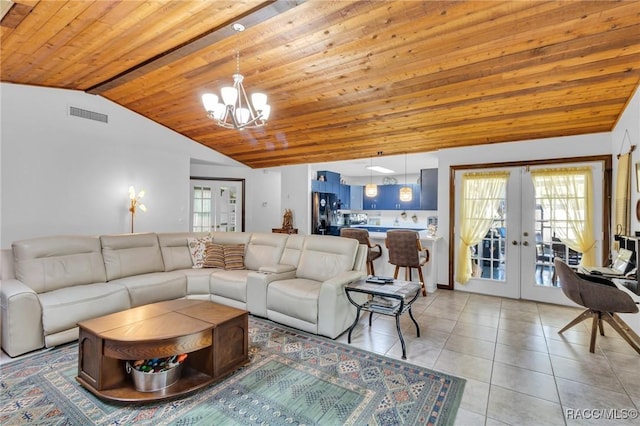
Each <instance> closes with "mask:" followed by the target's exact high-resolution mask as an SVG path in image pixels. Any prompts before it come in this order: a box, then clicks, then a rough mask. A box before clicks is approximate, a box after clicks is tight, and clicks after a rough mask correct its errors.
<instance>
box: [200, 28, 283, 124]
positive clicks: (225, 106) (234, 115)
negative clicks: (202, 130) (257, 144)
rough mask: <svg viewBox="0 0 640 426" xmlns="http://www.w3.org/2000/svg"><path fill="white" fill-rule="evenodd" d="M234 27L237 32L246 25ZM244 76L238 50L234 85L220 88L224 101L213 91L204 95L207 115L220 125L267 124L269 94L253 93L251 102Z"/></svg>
mask: <svg viewBox="0 0 640 426" xmlns="http://www.w3.org/2000/svg"><path fill="white" fill-rule="evenodd" d="M233 29H234V30H235V31H237V32H242V31H244V25H242V24H238V23H235V24H233ZM243 80H244V76H243V75H242V74H240V51H239V50H237V51H236V73H235V74H233V86H231V87H223V88H222V89H220V94H221V96H222V102H221V103H220V102H218V96H217V95H214V94H213V93H205V94H204V95H202V104H203V105H204V109H205V110H206V111H207V115H208V116H209V118H211V119H212V120H215V121H216V124H218V126H222V127H224V128H227V129H236V130H243V129H254V128H258V127H262V126H264V125H265V124H267V120H268V119H269V114H270V112H271V106H270V105H268V104H267V95H265V94H264V93H253V94H252V95H251V102H249V98H248V97H247V93H246V92H245V90H244V86H243V84H242V81H243Z"/></svg>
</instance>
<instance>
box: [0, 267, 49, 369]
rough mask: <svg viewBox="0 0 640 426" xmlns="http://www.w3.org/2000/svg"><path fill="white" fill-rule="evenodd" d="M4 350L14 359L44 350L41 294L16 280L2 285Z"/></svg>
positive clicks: (1, 308)
mask: <svg viewBox="0 0 640 426" xmlns="http://www.w3.org/2000/svg"><path fill="white" fill-rule="evenodd" d="M0 310H1V318H2V319H1V321H2V349H4V351H5V352H6V353H7V354H8V355H9V356H11V357H15V356H18V355H22V354H24V353H26V352H30V351H33V350H36V349H40V348H42V347H43V346H44V337H43V336H44V331H43V329H42V306H41V305H40V300H39V299H38V294H37V293H36V292H35V291H34V290H32V289H31V288H30V287H28V286H27V285H25V284H24V283H22V282H21V281H18V280H16V279H9V280H2V281H1V282H0Z"/></svg>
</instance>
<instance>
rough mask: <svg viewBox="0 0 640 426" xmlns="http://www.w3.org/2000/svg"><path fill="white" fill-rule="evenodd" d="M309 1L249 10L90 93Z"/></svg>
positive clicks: (289, 0) (289, 1)
mask: <svg viewBox="0 0 640 426" xmlns="http://www.w3.org/2000/svg"><path fill="white" fill-rule="evenodd" d="M305 1H306V0H286V1H276V0H267V1H265V2H263V3H261V4H259V5H258V6H256V7H254V8H252V9H250V10H248V11H247V12H245V13H243V14H241V15H238V16H235V17H234V18H233V19H231V20H229V21H226V22H224V23H222V24H221V25H220V26H218V27H216V28H212V29H211V30H210V31H208V32H206V33H203V34H202V35H200V36H198V37H196V38H195V39H192V40H189V41H187V42H186V43H183V44H180V45H178V46H176V47H175V48H173V49H170V50H167V51H166V52H163V53H161V54H159V55H156V56H154V57H152V58H149V59H148V60H146V61H144V62H142V63H140V64H137V65H135V66H133V67H131V68H129V69H128V70H126V71H124V72H122V73H120V74H118V75H116V76H114V77H112V78H110V79H108V80H106V81H104V82H101V83H98V84H96V85H94V86H92V87H89V88H88V89H87V90H86V92H87V93H91V94H94V95H98V94H101V93H103V92H106V91H108V90H109V89H111V88H113V87H116V86H119V85H121V84H123V83H126V82H129V81H132V80H134V79H135V78H137V77H140V76H142V75H145V74H146V73H149V72H152V71H153V70H156V69H158V68H160V67H162V66H165V65H168V64H171V63H173V62H177V61H180V60H181V59H183V58H185V57H187V56H189V55H191V54H192V53H194V52H197V51H199V50H201V49H203V48H204V47H205V46H209V45H211V44H214V43H216V42H218V41H220V40H221V39H224V38H227V37H231V36H233V35H235V34H236V32H235V30H233V28H232V27H231V25H232V24H233V23H235V22H239V21H242V24H243V25H245V26H246V27H249V26H255V25H258V24H260V23H261V22H264V21H266V20H268V19H271V18H273V17H274V16H276V15H278V14H280V13H283V12H286V11H288V10H290V9H292V8H294V7H296V6H298V5H299V4H301V3H304V2H305Z"/></svg>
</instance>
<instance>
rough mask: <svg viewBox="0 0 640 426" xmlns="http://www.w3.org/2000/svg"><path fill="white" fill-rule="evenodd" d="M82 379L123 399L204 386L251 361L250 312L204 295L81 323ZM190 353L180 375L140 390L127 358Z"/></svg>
mask: <svg viewBox="0 0 640 426" xmlns="http://www.w3.org/2000/svg"><path fill="white" fill-rule="evenodd" d="M78 325H79V327H80V337H79V344H78V352H79V353H78V376H77V378H76V379H77V380H78V382H79V383H80V384H81V385H82V386H84V387H85V388H86V389H88V390H89V391H90V392H92V393H93V394H95V395H96V396H98V397H101V398H104V399H108V400H113V401H120V402H145V401H155V400H159V399H166V398H174V397H177V396H180V395H183V394H186V393H190V392H193V391H195V390H197V389H200V388H202V387H205V386H207V385H209V384H210V383H213V382H215V381H217V380H219V379H221V378H222V377H224V376H226V375H228V374H230V373H231V372H233V371H235V370H236V369H237V368H239V367H241V366H242V365H244V364H246V363H247V362H248V361H249V356H248V332H249V330H248V327H249V325H248V315H247V312H246V311H243V310H240V309H236V308H232V307H229V306H225V305H220V304H217V303H213V302H208V301H201V300H187V299H181V300H174V301H168V302H160V303H154V304H150V305H145V306H140V307H137V308H133V309H129V310H127V311H123V312H118V313H115V314H111V315H106V316H103V317H99V318H94V319H91V320H88V321H83V322H81V323H79V324H78ZM182 353H186V354H188V356H187V359H186V360H185V361H184V364H183V368H182V374H181V376H180V379H179V380H178V381H177V382H176V383H174V384H172V385H171V386H168V387H166V388H164V389H161V390H158V391H155V392H141V391H138V390H137V389H136V388H135V386H134V384H133V380H132V378H131V375H130V374H127V373H126V369H125V365H126V362H127V361H130V360H137V359H151V358H161V357H166V356H172V355H177V354H182Z"/></svg>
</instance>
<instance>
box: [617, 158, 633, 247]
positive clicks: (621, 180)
mask: <svg viewBox="0 0 640 426" xmlns="http://www.w3.org/2000/svg"><path fill="white" fill-rule="evenodd" d="M630 169H631V153H630V152H627V153H626V154H621V155H619V156H618V173H617V174H616V189H615V194H614V196H615V199H614V222H613V224H614V225H615V230H616V231H615V232H616V235H629V232H630V231H629V228H630V224H631V218H630V216H631V215H630V207H629V206H630V199H631V174H630V173H629V172H630Z"/></svg>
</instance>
